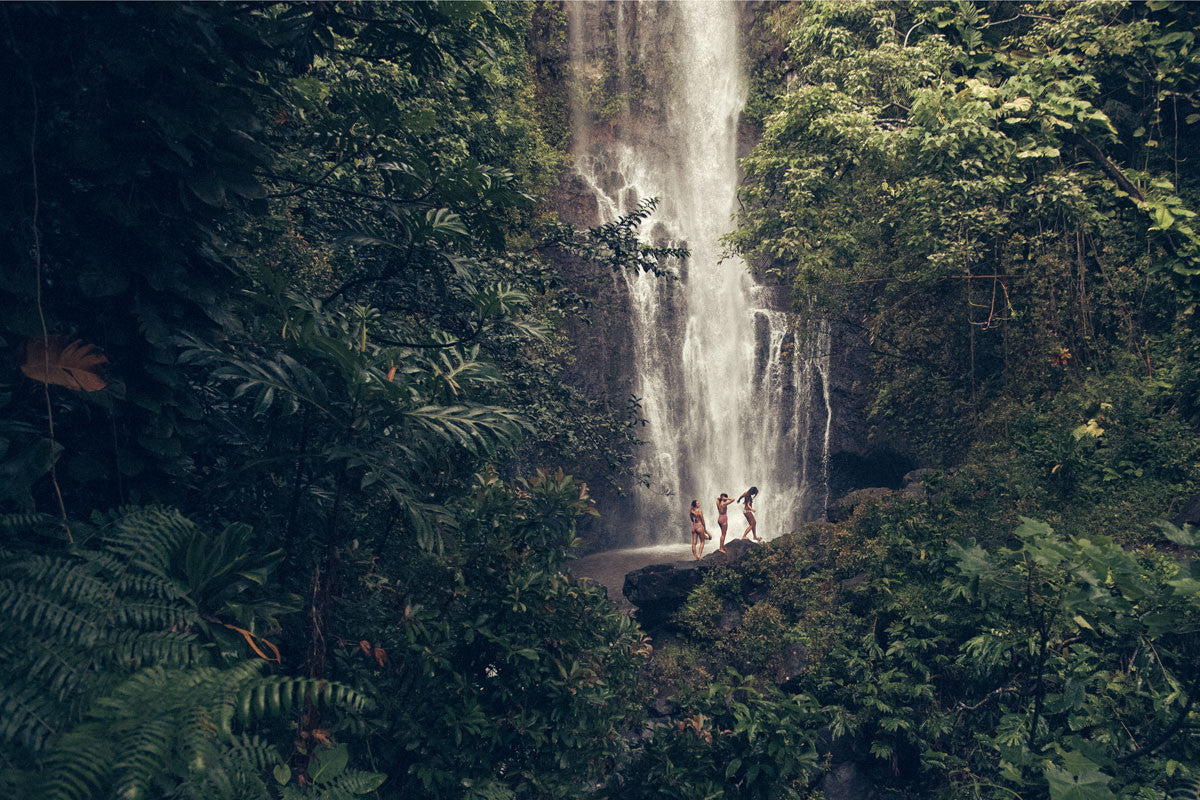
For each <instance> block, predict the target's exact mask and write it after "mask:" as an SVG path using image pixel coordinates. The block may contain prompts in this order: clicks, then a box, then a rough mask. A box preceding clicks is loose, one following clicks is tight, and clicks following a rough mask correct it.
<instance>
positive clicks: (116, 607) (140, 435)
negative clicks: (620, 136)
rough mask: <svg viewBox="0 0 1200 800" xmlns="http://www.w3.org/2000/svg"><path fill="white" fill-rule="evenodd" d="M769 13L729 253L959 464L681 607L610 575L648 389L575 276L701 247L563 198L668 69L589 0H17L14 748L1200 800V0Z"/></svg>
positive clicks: (417, 769) (97, 761) (528, 792)
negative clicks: (843, 349) (625, 41)
mask: <svg viewBox="0 0 1200 800" xmlns="http://www.w3.org/2000/svg"><path fill="white" fill-rule="evenodd" d="M750 11H752V12H753V16H755V19H754V20H753V21H752V22H750V24H751V25H752V28H753V31H754V35H753V36H751V37H748V39H749V41H750V44H751V53H750V55H751V76H750V77H751V83H752V86H753V87H754V88H753V94H752V97H751V98H750V102H749V104H748V107H747V108H748V111H747V113H748V115H749V117H750V118H751V121H752V122H754V123H756V124H758V125H760V126H761V129H762V130H761V133H762V135H761V141H760V142H759V143H758V145H757V147H755V148H754V149H753V151H752V152H750V154H749V155H748V156H747V157H746V158H745V160H744V162H743V167H744V171H745V175H746V184H745V188H744V194H743V201H744V204H743V211H742V216H741V220H740V222H741V227H740V228H739V230H738V231H737V232H736V233H735V234H734V235H733V236H732V237H731V239H730V245H731V247H732V248H734V249H737V250H739V251H740V252H741V253H743V254H744V255H745V256H747V258H748V260H749V261H750V262H751V263H752V264H753V267H754V269H755V270H756V271H757V272H758V273H759V275H760V276H762V277H765V278H768V279H772V280H774V279H778V280H782V281H785V282H787V283H789V284H790V285H792V286H793V288H794V299H795V302H796V306H797V309H799V310H802V311H804V312H806V313H810V312H814V311H815V312H817V313H820V314H823V315H826V316H830V317H834V318H835V319H836V322H837V324H838V326H839V330H843V331H852V332H857V338H856V339H855V340H854V341H853V342H852V346H854V347H857V348H860V349H861V350H862V351H863V352H865V353H867V354H868V356H869V364H870V376H869V385H864V386H863V387H860V388H862V389H863V392H864V394H863V397H864V398H865V403H866V405H867V406H868V407H869V410H870V414H871V416H870V420H871V425H872V436H873V441H874V442H875V443H876V444H879V443H886V444H887V445H888V446H890V447H893V448H894V449H896V450H897V451H899V452H901V453H903V455H905V456H906V457H909V458H911V459H913V460H914V461H919V462H921V463H930V464H938V465H942V466H949V465H951V464H953V465H954V466H955V467H956V469H955V470H948V471H947V472H945V473H944V474H941V475H936V476H933V477H930V478H929V479H928V480H927V489H928V493H927V494H925V495H922V496H919V497H909V498H906V499H900V500H895V499H893V500H891V501H887V502H882V503H878V504H874V505H872V504H867V505H865V506H864V507H863V508H861V509H860V510H859V511H858V512H857V513H856V514H855V516H854V517H852V518H851V519H850V520H849V521H848V522H846V523H842V524H839V525H828V524H817V525H812V526H808V527H806V528H804V529H803V530H801V531H800V532H798V533H797V534H796V535H794V536H791V537H786V538H783V539H780V540H778V541H777V542H775V543H773V544H772V545H770V546H769V547H763V548H760V549H758V550H756V551H755V552H754V553H753V554H752V555H750V556H749V557H748V558H747V559H746V560H745V561H744V562H743V563H742V564H741V565H739V566H738V567H736V568H730V569H721V570H714V571H712V573H711V574H710V577H709V579H708V580H707V581H706V582H705V583H704V584H703V585H702V586H701V587H700V588H699V589H698V590H696V592H695V593H694V594H693V595H692V597H691V598H690V600H689V601H688V603H687V604H686V605H685V606H684V608H683V609H682V611H681V613H680V614H679V615H678V616H677V618H676V620H675V625H676V626H677V631H678V632H679V633H680V637H679V640H678V641H674V642H669V641H668V642H652V641H651V640H650V639H649V638H648V637H647V636H646V635H645V634H644V633H643V632H642V631H641V630H639V628H638V626H637V624H636V623H635V622H633V621H632V620H631V619H630V618H629V617H628V616H626V615H625V614H622V613H619V612H618V611H616V610H615V609H614V607H613V604H612V603H610V602H609V600H608V599H607V598H606V597H605V596H604V594H603V592H602V591H600V590H599V589H597V588H596V587H595V586H594V585H591V584H589V583H587V582H582V581H580V580H577V579H576V578H574V577H572V576H571V575H570V573H569V572H568V571H567V563H568V561H569V559H570V558H571V557H572V556H573V554H575V553H576V552H578V550H579V549H580V547H581V544H582V543H581V541H580V539H579V532H580V525H581V523H586V521H587V520H588V519H589V518H590V517H591V516H592V515H594V514H595V513H596V512H595V509H594V508H593V504H592V500H591V497H592V495H591V493H590V492H589V489H588V483H591V484H592V486H593V488H597V487H601V486H605V488H606V489H615V488H616V487H618V486H619V485H620V484H621V483H625V482H627V481H629V480H636V479H637V478H636V476H633V475H631V474H630V471H631V463H632V453H633V451H634V448H635V447H636V445H637V436H636V430H637V427H638V425H639V422H640V419H639V415H638V408H637V404H636V399H633V400H632V401H627V399H626V398H611V397H597V396H594V395H591V394H589V393H588V392H587V391H585V390H584V389H583V388H582V387H581V386H577V385H572V384H571V382H570V381H569V380H568V379H567V377H566V376H568V375H570V374H571V372H572V367H573V365H572V359H573V358H574V355H573V353H572V347H571V342H570V341H569V339H568V337H567V336H566V334H565V332H564V331H565V330H566V329H567V328H568V323H569V322H572V323H573V322H574V319H573V318H575V317H579V316H584V315H587V314H591V313H604V312H605V311H607V309H604V308H600V309H597V308H594V307H591V306H590V298H588V297H587V296H584V295H583V294H582V293H581V291H580V289H579V283H578V282H576V281H573V280H572V278H573V276H572V275H571V274H569V271H570V269H571V268H572V267H571V265H572V264H576V265H577V264H580V263H585V262H586V263H589V268H590V267H595V268H596V269H597V270H598V271H599V272H600V273H602V274H604V275H605V276H607V273H608V271H609V270H612V271H614V272H616V271H621V270H629V269H640V270H645V271H648V272H651V273H653V274H655V275H656V276H658V277H659V278H660V279H662V280H671V279H673V278H674V277H675V276H674V270H673V266H672V265H673V262H674V261H675V260H677V259H679V258H681V257H686V255H687V253H686V250H684V249H681V248H666V247H654V246H649V245H647V244H645V243H644V242H643V239H642V233H643V232H642V230H641V228H642V223H643V222H645V221H646V220H647V219H648V218H649V216H650V214H651V212H652V211H653V208H654V203H655V200H654V199H652V198H646V199H645V200H644V201H643V202H642V203H641V204H640V205H638V206H637V207H636V209H635V210H634V212H633V213H631V214H630V215H629V216H627V217H624V218H621V219H618V220H615V221H612V222H609V223H607V224H604V225H600V226H598V227H595V228H592V229H590V230H579V229H575V228H573V227H571V226H568V225H565V224H562V222H561V221H560V220H558V219H557V217H556V215H555V212H554V209H553V208H552V207H551V205H550V203H548V202H546V201H545V198H546V197H547V196H548V195H550V194H551V193H552V191H553V190H554V189H555V188H556V187H557V186H558V183H559V180H560V177H561V175H562V174H563V172H564V170H567V169H569V167H570V155H569V152H568V150H567V148H568V146H569V141H570V136H571V133H570V131H569V128H570V124H569V123H570V121H569V120H568V119H567V112H566V108H565V106H566V99H567V98H568V97H569V96H570V92H571V91H584V92H586V93H588V94H589V96H591V97H592V99H593V100H595V101H596V102H595V103H594V105H595V106H596V107H597V108H599V109H601V113H600V114H599V116H598V118H597V119H596V120H593V122H597V123H598V122H600V121H603V119H604V118H606V117H609V116H611V114H610V112H611V111H612V109H613V108H617V107H619V106H620V105H621V104H622V103H635V104H636V103H641V102H647V101H650V100H653V98H647V97H645V96H644V85H648V84H646V82H644V81H642V79H641V77H640V76H636V75H635V76H633V79H632V83H631V84H630V85H629V86H628V87H625V89H624V90H622V89H621V87H620V86H619V85H618V84H619V81H616V80H615V76H614V75H613V74H609V73H604V74H597V75H582V76H579V75H577V76H575V77H576V78H577V79H579V80H582V81H584V82H585V83H586V85H584V84H580V83H578V81H577V85H574V86H569V85H568V84H567V82H566V72H567V71H569V70H568V69H567V61H568V58H567V53H566V46H567V45H566V42H565V40H564V39H563V36H564V35H565V29H566V24H567V22H566V15H565V13H564V9H563V8H562V7H561V6H560V5H559V4H556V3H550V2H539V3H525V2H522V3H489V2H478V3H475V2H471V3H466V2H452V3H446V2H419V3H387V4H384V3H377V4H370V3H368V4H355V3H333V4H331V3H312V4H286V3H211V4H120V3H118V4H107V5H86V4H81V5H74V4H66V5H49V4H23V3H22V4H16V3H13V4H6V5H3V6H0V41H2V42H3V45H4V46H3V47H0V67H3V74H4V75H5V76H6V77H7V78H8V83H7V85H6V91H5V92H3V93H0V133H2V134H3V135H0V175H2V176H3V177H4V180H3V182H2V187H3V188H0V263H4V264H5V265H6V266H7V267H8V270H7V271H6V275H5V277H6V278H7V280H5V281H4V282H3V283H2V284H0V344H2V345H3V350H4V352H6V353H7V354H8V355H7V357H6V359H5V360H4V363H5V366H4V371H3V375H0V410H2V412H3V413H0V744H2V745H3V747H2V748H0V792H2V793H3V794H4V795H5V796H11V797H39V798H41V797H46V798H72V799H74V798H79V799H80V800H82V799H83V798H108V797H122V798H147V799H149V798H175V797H188V798H230V799H231V800H234V799H235V798H236V799H237V800H240V799H241V798H273V799H274V800H296V799H298V798H328V800H335V798H348V797H352V796H353V797H359V796H375V797H384V798H393V797H394V798H400V797H404V798H409V797H428V798H476V799H477V800H484V799H485V798H530V800H532V799H533V798H539V799H540V798H568V797H595V798H605V797H641V796H645V797H651V796H654V797H659V796H666V797H678V798H718V797H730V798H778V797H813V798H815V797H819V796H820V788H821V786H822V785H823V784H822V782H823V781H827V780H828V779H827V775H826V773H827V772H828V768H829V767H830V765H831V763H832V762H831V756H830V751H831V750H834V749H837V750H839V751H842V752H843V754H844V753H845V752H846V751H848V752H850V754H851V755H852V756H853V757H854V759H856V763H858V764H860V765H862V767H863V769H865V770H866V771H867V772H868V773H869V776H868V777H869V778H870V780H871V781H872V782H873V783H874V784H875V785H876V786H877V787H878V788H880V789H882V790H885V791H888V792H891V793H892V794H893V795H895V796H910V797H936V796H940V797H961V796H976V797H987V798H993V797H994V798H1000V797H1014V796H1016V797H1026V798H1030V800H1034V799H1035V798H1038V799H1040V798H1045V797H1049V798H1051V799H1052V800H1068V798H1073V799H1075V800H1106V798H1112V797H1115V796H1126V797H1146V798H1149V797H1162V796H1163V795H1164V794H1170V796H1172V797H1176V796H1189V795H1191V796H1195V795H1196V787H1197V786H1198V785H1200V783H1198V782H1200V774H1198V773H1197V771H1196V768H1195V764H1196V763H1197V760H1198V759H1200V753H1198V752H1197V746H1196V729H1197V726H1198V725H1200V722H1198V715H1200V712H1197V710H1196V707H1195V701H1196V697H1197V694H1198V693H1200V685H1197V681H1196V674H1195V673H1196V671H1195V669H1194V662H1195V659H1196V656H1197V650H1196V636H1197V635H1198V634H1197V631H1198V630H1200V607H1198V606H1197V598H1198V597H1200V594H1198V590H1200V582H1198V581H1200V575H1198V574H1197V571H1196V569H1197V568H1196V565H1195V562H1194V561H1189V560H1188V558H1189V555H1190V554H1192V553H1194V551H1195V549H1196V548H1197V546H1198V542H1197V540H1196V534H1195V531H1194V529H1191V528H1188V527H1184V528H1174V527H1168V528H1166V529H1165V532H1164V530H1163V529H1160V528H1158V527H1155V526H1154V524H1153V521H1154V520H1155V519H1157V518H1159V517H1161V516H1163V515H1164V514H1165V513H1166V512H1167V511H1168V510H1170V509H1172V508H1173V507H1175V506H1177V505H1178V500H1179V499H1180V498H1181V497H1182V496H1184V495H1186V494H1187V493H1190V492H1194V491H1196V490H1198V489H1200V466H1198V465H1200V458H1198V456H1200V431H1198V430H1197V425H1198V424H1200V403H1198V402H1197V400H1196V394H1197V387H1200V366H1198V364H1200V362H1198V361H1197V358H1196V352H1197V348H1196V339H1195V324H1194V318H1195V315H1196V314H1195V304H1196V294H1197V290H1198V288H1197V287H1198V284H1197V274H1198V272H1200V239H1198V236H1200V234H1197V232H1196V229H1195V224H1196V223H1195V221H1194V219H1193V217H1194V213H1193V209H1194V207H1195V204H1196V203H1195V201H1196V192H1197V183H1196V181H1197V174H1196V171H1195V168H1194V165H1193V164H1192V163H1191V162H1190V161H1189V158H1191V153H1192V152H1193V151H1194V150H1195V149H1196V144H1197V142H1196V133H1195V132H1196V130H1197V128H1196V123H1197V122H1200V116H1197V115H1198V113H1200V106H1198V101H1197V95H1198V92H1200V89H1198V87H1197V85H1196V84H1197V81H1198V80H1200V68H1198V65H1197V63H1196V58H1197V56H1196V52H1197V51H1196V49H1195V40H1194V31H1195V28H1196V22H1197V19H1196V12H1195V11H1194V10H1193V9H1192V7H1190V6H1187V5H1185V4H1174V3H1167V2H1158V1H1157V0H1156V1H1155V2H1148V3H1144V4H1137V5H1133V4H1125V3H1115V2H1091V3H1078V4H1076V3H1054V2H1046V3H1019V4H1016V3H1012V4H1009V3H1003V4H1002V3H986V2H978V3H954V4H950V3H908V2H895V3H824V2H805V3H789V4H779V5H768V6H765V7H753V8H751V9H750ZM747 16H750V14H749V13H748V15H747ZM601 44H602V45H604V46H607V45H605V44H604V43H601ZM656 57H659V56H656ZM660 57H661V60H662V61H663V63H664V64H666V62H667V61H668V60H669V54H661V55H660ZM622 91H625V92H626V94H627V95H628V96H621V92H622ZM560 467H566V468H569V470H571V471H574V472H575V473H576V476H575V477H571V476H570V475H567V474H566V473H565V472H564V471H563V470H562V469H560ZM606 484H607V485H606ZM1035 519H1039V520H1043V519H1044V520H1046V521H1045V522H1038V521H1034V520H1035ZM1164 536H1165V538H1164ZM743 675H745V676H747V677H743ZM662 709H665V711H663V710H662Z"/></svg>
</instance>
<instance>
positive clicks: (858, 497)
mask: <svg viewBox="0 0 1200 800" xmlns="http://www.w3.org/2000/svg"><path fill="white" fill-rule="evenodd" d="M891 493H892V490H891V489H886V488H884V487H882V486H875V487H871V488H869V489H855V490H854V491H853V492H850V493H849V494H847V495H846V496H845V497H840V498H838V499H837V500H834V501H833V502H832V503H830V504H829V508H827V509H826V510H825V518H826V519H827V520H829V521H830V522H845V521H846V520H848V519H850V517H851V516H852V515H853V514H854V510H855V509H856V508H858V507H859V506H861V505H863V504H864V503H869V502H875V501H877V500H880V499H882V498H884V497H887V496H888V495H890V494H891Z"/></svg>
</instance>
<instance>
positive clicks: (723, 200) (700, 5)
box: [566, 0, 832, 544]
mask: <svg viewBox="0 0 1200 800" xmlns="http://www.w3.org/2000/svg"><path fill="white" fill-rule="evenodd" d="M566 9H567V13H568V18H569V23H570V38H571V42H570V53H571V57H572V60H573V62H574V63H575V65H576V68H577V69H578V70H579V71H580V72H581V73H582V72H584V71H585V70H587V69H589V68H590V69H592V70H593V71H594V69H595V65H594V64H593V63H590V62H588V61H587V59H588V54H589V53H593V52H594V51H595V50H596V47H595V44H596V43H597V42H604V41H606V40H605V38H604V37H607V36H610V35H613V36H615V47H613V48H611V52H610V53H609V56H610V57H611V56H615V58H616V62H617V63H616V64H615V65H611V66H610V68H612V69H614V73H615V75H616V78H617V80H616V85H617V86H618V87H619V94H620V97H622V98H627V96H628V94H629V92H630V88H629V87H630V79H629V72H630V67H631V65H633V66H636V67H637V68H638V69H639V70H640V72H641V74H643V75H644V76H645V80H646V84H647V90H648V92H649V93H650V94H657V98H658V103H656V104H655V110H654V111H653V112H651V113H650V114H649V115H642V116H641V117H640V118H636V119H635V118H634V117H633V116H631V112H630V109H629V107H628V102H627V101H624V102H623V105H622V108H621V111H620V112H619V113H620V115H621V119H620V123H621V124H620V125H610V126H609V127H608V128H607V129H593V126H590V125H589V124H588V123H587V121H586V118H587V114H586V113H585V111H584V110H583V109H581V108H578V107H576V108H574V109H573V119H574V127H575V157H576V166H577V169H578V171H579V174H580V175H581V176H582V178H583V179H584V181H585V182H586V183H587V184H588V185H589V186H590V187H591V189H592V190H593V191H594V192H595V193H596V196H597V198H598V201H599V205H600V213H601V217H602V218H603V219H604V220H605V221H608V220H612V219H614V218H616V217H617V216H619V215H621V214H625V213H628V212H630V211H632V210H633V208H634V207H635V205H636V203H637V202H638V200H639V199H643V198H647V197H659V198H661V201H662V202H661V204H660V206H659V208H658V210H657V211H656V212H655V214H654V215H653V217H651V219H650V220H649V222H648V226H649V227H650V231H651V232H650V236H651V237H652V238H653V239H654V240H655V241H658V242H661V241H662V240H669V241H671V242H673V243H682V244H684V245H686V246H687V247H688V249H689V250H690V251H691V255H690V257H689V258H688V259H687V261H686V263H684V264H683V265H681V268H680V273H681V280H680V281H677V282H668V281H665V280H663V279H660V278H657V277H656V276H654V275H653V274H650V273H640V274H629V275H627V276H626V283H627V289H628V292H629V295H630V298H631V308H632V319H631V320H630V322H631V327H632V336H633V345H634V348H633V349H634V362H635V363H634V365H633V368H634V370H635V371H636V375H637V387H638V394H639V396H640V397H641V400H642V413H643V416H644V417H645V418H646V420H647V421H648V424H647V426H646V428H645V429H644V431H643V438H644V439H647V440H648V441H647V444H646V446H645V447H644V448H643V452H642V453H641V458H640V465H639V469H640V471H643V472H644V473H646V474H647V475H648V476H649V478H650V481H651V486H650V487H649V488H648V489H639V490H637V494H636V498H635V499H636V505H637V509H636V511H637V521H636V533H635V534H634V535H631V536H629V537H627V541H628V542H629V543H631V544H632V543H637V544H649V543H655V542H667V541H675V540H678V539H680V537H681V536H683V535H684V533H683V532H684V531H686V530H687V524H686V519H687V508H688V505H689V504H690V502H691V500H692V499H699V500H700V501H701V504H702V506H703V508H704V510H705V512H706V515H707V516H708V519H709V529H710V531H712V532H713V533H714V534H716V532H717V524H716V511H715V507H714V506H715V499H716V497H717V495H718V494H719V493H721V492H726V493H728V494H730V495H733V496H734V497H736V496H737V495H739V494H741V493H742V492H743V491H745V490H746V489H747V488H748V487H750V486H751V485H756V486H758V488H759V491H760V494H759V499H758V500H757V502H756V506H757V508H758V509H759V525H758V532H759V535H760V536H762V537H764V538H772V537H774V536H777V535H779V534H782V533H786V532H788V531H790V530H792V529H794V528H795V527H796V526H797V525H798V524H799V523H800V522H801V521H803V520H804V519H806V518H811V517H812V516H814V515H816V514H818V513H820V512H821V511H823V510H824V506H825V504H826V502H827V495H828V491H827V488H826V484H827V481H826V467H827V463H828V458H829V439H830V432H831V422H832V409H831V405H830V403H831V398H830V383H829V378H830V374H829V373H830V359H829V348H830V335H829V329H828V326H827V325H826V324H825V323H824V322H820V321H814V322H812V323H811V324H805V323H803V322H798V320H797V318H796V316H795V315H794V314H792V313H791V312H788V311H784V310H781V309H772V308H770V307H769V305H770V304H769V303H767V302H765V301H764V299H763V296H764V295H765V294H766V292H765V291H764V289H763V288H762V287H759V286H757V285H756V284H755V282H754V280H753V279H752V278H751V276H750V274H749V272H748V270H747V268H746V265H745V263H743V262H742V261H741V260H740V259H737V258H728V259H724V260H722V258H721V254H722V247H721V243H720V238H721V237H722V236H723V235H724V234H725V233H727V232H728V231H729V230H730V229H731V227H732V217H733V214H734V211H735V204H736V190H737V180H738V170H737V143H738V135H737V133H738V118H739V115H740V114H741V110H742V107H743V105H744V103H745V99H746V82H745V80H744V77H743V75H742V73H741V54H740V51H739V41H738V29H737V14H736V7H735V5H734V4H733V3H731V2H696V1H693V0H689V2H673V3H655V2H642V3H636V4H628V5H625V4H617V7H616V8H611V7H610V8H605V7H604V5H603V4H598V3H567V4H566ZM606 11H607V12H609V13H607V14H606V13H602V12H606ZM612 12H615V13H612ZM631 19H632V20H633V21H634V22H635V23H636V24H635V25H633V27H632V28H631V27H630V26H631ZM605 20H607V21H605ZM607 27H611V28H612V29H613V30H611V31H610V30H607V29H605V28H607ZM662 48H666V49H668V51H669V52H668V57H666V58H664V57H663V54H662V52H661V49H662ZM648 57H653V58H654V59H655V60H654V61H653V63H652V64H649V63H647V59H648ZM663 63H667V64H669V65H671V66H672V69H670V70H663V69H661V68H659V69H654V67H659V66H660V65H661V64H663ZM665 72H669V73H671V74H663V73H665ZM577 79H578V75H577ZM738 508H739V507H737V506H735V507H733V508H731V509H730V510H731V512H734V513H731V515H730V525H729V529H730V530H729V535H730V537H738V536H741V534H742V531H743V530H744V529H745V522H744V521H743V519H742V515H741V514H739V513H736V511H737V510H738Z"/></svg>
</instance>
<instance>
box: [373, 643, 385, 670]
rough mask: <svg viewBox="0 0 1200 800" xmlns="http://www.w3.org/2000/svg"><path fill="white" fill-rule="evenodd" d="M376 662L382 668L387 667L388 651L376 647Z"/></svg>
mask: <svg viewBox="0 0 1200 800" xmlns="http://www.w3.org/2000/svg"><path fill="white" fill-rule="evenodd" d="M375 660H376V661H377V662H379V666H381V667H385V666H387V662H388V657H387V650H384V649H383V648H382V647H376V648H375Z"/></svg>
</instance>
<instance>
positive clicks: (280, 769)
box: [272, 764, 292, 786]
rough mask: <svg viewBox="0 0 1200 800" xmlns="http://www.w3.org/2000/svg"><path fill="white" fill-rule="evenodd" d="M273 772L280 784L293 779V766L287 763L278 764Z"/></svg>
mask: <svg viewBox="0 0 1200 800" xmlns="http://www.w3.org/2000/svg"><path fill="white" fill-rule="evenodd" d="M272 773H273V774H274V775H275V781H276V782H277V783H278V784H279V785H280V786H283V785H284V784H285V783H287V782H288V781H290V780H291V779H292V768H291V767H289V766H288V765H287V764H276V765H275V769H274V770H272Z"/></svg>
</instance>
